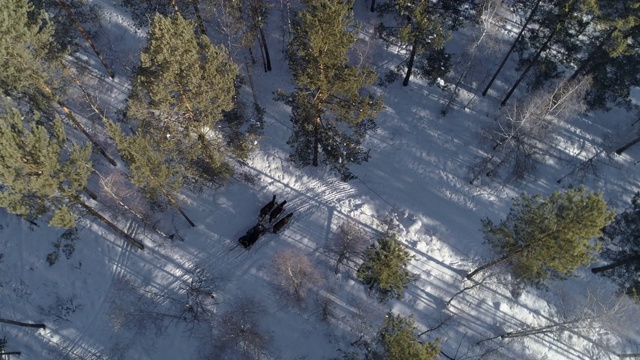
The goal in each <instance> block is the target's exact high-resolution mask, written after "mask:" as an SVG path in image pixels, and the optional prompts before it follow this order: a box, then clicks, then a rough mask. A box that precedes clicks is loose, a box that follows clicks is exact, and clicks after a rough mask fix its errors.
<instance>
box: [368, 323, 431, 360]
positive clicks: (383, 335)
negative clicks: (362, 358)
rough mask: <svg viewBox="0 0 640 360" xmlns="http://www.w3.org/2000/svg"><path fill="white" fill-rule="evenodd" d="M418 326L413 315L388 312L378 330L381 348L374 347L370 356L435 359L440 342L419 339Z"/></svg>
mask: <svg viewBox="0 0 640 360" xmlns="http://www.w3.org/2000/svg"><path fill="white" fill-rule="evenodd" d="M417 330H418V328H417V327H416V325H415V321H414V320H413V315H411V316H409V317H402V316H400V315H394V314H393V313H391V312H389V313H387V316H386V317H385V319H384V322H383V323H382V325H381V326H380V329H379V330H378V336H377V339H376V343H377V345H378V346H379V349H372V350H370V353H369V354H368V355H369V356H368V358H372V359H376V360H377V359H380V360H382V359H384V360H407V359H412V360H435V359H436V358H437V357H438V355H439V354H440V348H439V343H440V341H439V340H438V341H436V342H433V343H422V342H421V341H418V339H417V336H416V332H417Z"/></svg>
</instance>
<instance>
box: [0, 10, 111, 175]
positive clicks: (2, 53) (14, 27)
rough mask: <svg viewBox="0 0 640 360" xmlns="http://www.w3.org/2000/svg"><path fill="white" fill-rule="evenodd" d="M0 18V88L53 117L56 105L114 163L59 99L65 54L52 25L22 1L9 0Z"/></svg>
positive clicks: (64, 82) (62, 91) (17, 99)
mask: <svg viewBox="0 0 640 360" xmlns="http://www.w3.org/2000/svg"><path fill="white" fill-rule="evenodd" d="M0 18H1V19H3V21H0V68H1V69H2V71H0V89H2V90H3V91H4V92H5V94H8V95H9V97H10V98H12V99H14V100H16V101H22V100H24V99H25V98H26V100H28V103H29V106H31V108H32V109H34V110H38V111H41V112H42V113H43V114H44V115H48V116H53V114H54V107H53V104H54V103H55V104H57V105H58V106H59V107H60V108H61V109H62V110H63V111H64V112H65V115H66V116H67V118H68V119H69V120H70V121H71V122H72V123H73V125H74V126H75V127H76V128H77V129H79V130H80V131H81V132H82V133H83V134H84V136H86V137H87V139H89V141H91V143H92V144H93V146H94V147H95V148H97V149H98V150H99V151H100V153H101V154H102V155H103V156H104V157H105V158H106V159H107V160H108V161H109V162H110V163H111V164H112V165H114V166H115V165H116V163H115V161H114V160H113V159H111V158H110V157H109V156H108V155H107V153H106V152H105V151H104V149H102V147H101V146H100V144H99V143H98V142H97V141H96V140H95V139H94V138H93V137H92V136H91V134H89V132H87V131H86V129H85V128H84V127H83V126H82V124H80V122H78V120H77V119H76V118H75V116H74V115H73V113H72V112H71V110H70V109H69V108H68V107H67V106H66V105H65V104H64V102H63V100H62V97H63V95H64V93H65V88H66V84H67V82H66V80H65V79H64V78H63V76H62V74H63V66H62V62H61V61H62V58H63V56H64V55H65V54H64V52H62V51H60V49H59V48H58V46H57V45H56V43H55V42H54V41H53V27H52V26H51V24H50V23H49V22H48V20H47V17H46V15H45V13H44V12H36V11H34V8H33V6H32V5H31V4H30V3H29V2H27V1H26V0H9V1H7V2H5V3H3V5H2V6H1V7H0ZM43 120H45V117H43Z"/></svg>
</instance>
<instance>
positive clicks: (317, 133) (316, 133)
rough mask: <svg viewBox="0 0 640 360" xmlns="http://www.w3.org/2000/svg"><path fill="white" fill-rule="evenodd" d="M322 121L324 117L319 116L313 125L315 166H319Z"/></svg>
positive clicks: (313, 163) (313, 161)
mask: <svg viewBox="0 0 640 360" xmlns="http://www.w3.org/2000/svg"><path fill="white" fill-rule="evenodd" d="M321 121H322V119H320V116H318V117H317V118H316V123H315V125H314V127H313V160H312V165H313V166H318V153H319V152H320V140H319V139H320V126H321V125H322V123H321Z"/></svg>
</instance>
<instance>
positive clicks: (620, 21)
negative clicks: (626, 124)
mask: <svg viewBox="0 0 640 360" xmlns="http://www.w3.org/2000/svg"><path fill="white" fill-rule="evenodd" d="M639 10H640V1H637V0H623V1H616V2H613V3H607V4H606V6H602V15H601V16H600V17H599V18H598V19H597V24H598V26H597V30H598V31H594V35H593V36H592V37H591V39H590V41H589V42H588V43H587V44H585V48H586V51H583V52H584V53H585V55H586V57H584V58H583V59H581V58H579V56H576V57H575V58H576V60H574V63H577V64H580V65H579V66H578V68H577V69H576V70H575V71H574V73H573V74H572V75H571V78H572V79H573V78H577V77H582V76H592V77H593V86H592V88H591V91H590V92H589V93H588V94H587V97H586V99H587V102H588V104H589V106H590V108H592V109H609V107H610V106H611V105H617V104H621V105H629V103H630V100H629V99H630V97H629V89H630V88H632V87H633V86H638V85H640V58H639V55H640V51H639V50H640V48H639V46H638V44H637V42H635V41H634V40H633V39H637V38H638V35H640V34H639V31H640V13H639Z"/></svg>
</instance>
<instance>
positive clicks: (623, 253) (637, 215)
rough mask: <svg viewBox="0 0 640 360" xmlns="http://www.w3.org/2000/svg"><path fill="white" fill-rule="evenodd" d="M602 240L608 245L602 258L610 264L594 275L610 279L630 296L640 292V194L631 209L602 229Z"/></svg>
mask: <svg viewBox="0 0 640 360" xmlns="http://www.w3.org/2000/svg"><path fill="white" fill-rule="evenodd" d="M601 240H602V242H603V243H604V245H605V247H604V250H603V251H602V254H601V256H602V258H603V259H604V260H606V261H607V262H609V263H608V264H607V265H604V266H600V267H596V268H593V269H591V271H592V272H593V273H594V274H600V273H601V274H602V275H604V276H608V277H611V278H612V279H614V280H615V281H616V282H617V283H619V284H620V286H621V287H622V288H623V290H624V291H625V292H626V293H628V294H632V293H633V291H634V290H635V291H636V292H638V291H640V192H638V193H636V194H635V195H634V196H633V199H632V200H631V206H630V207H629V208H627V209H626V210H625V211H623V212H621V213H620V214H618V215H616V218H615V220H614V222H613V223H611V224H609V225H608V226H607V227H605V228H604V229H603V231H602V238H601Z"/></svg>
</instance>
